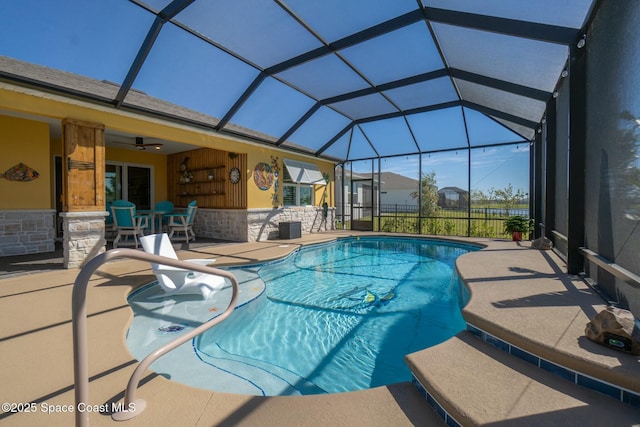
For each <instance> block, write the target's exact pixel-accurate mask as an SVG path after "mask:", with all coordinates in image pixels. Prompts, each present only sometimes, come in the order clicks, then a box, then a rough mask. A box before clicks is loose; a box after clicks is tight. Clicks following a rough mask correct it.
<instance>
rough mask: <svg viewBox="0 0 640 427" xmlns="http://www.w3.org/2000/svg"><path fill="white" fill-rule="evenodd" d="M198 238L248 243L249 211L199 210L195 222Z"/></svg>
mask: <svg viewBox="0 0 640 427" xmlns="http://www.w3.org/2000/svg"><path fill="white" fill-rule="evenodd" d="M193 232H194V233H196V236H202V237H207V238H210V239H222V240H229V241H232V242H246V241H247V211H246V210H244V209H203V208H198V210H197V211H196V217H195V218H194V220H193Z"/></svg>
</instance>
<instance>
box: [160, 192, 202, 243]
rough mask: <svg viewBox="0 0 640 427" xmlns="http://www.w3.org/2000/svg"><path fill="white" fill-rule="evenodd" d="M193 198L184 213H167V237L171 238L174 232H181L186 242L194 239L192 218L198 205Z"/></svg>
mask: <svg viewBox="0 0 640 427" xmlns="http://www.w3.org/2000/svg"><path fill="white" fill-rule="evenodd" d="M196 203H197V202H196V201H195V200H193V201H191V202H190V203H189V204H188V205H187V211H186V212H185V213H174V214H169V215H167V216H168V217H169V224H168V227H169V239H173V235H174V234H175V233H183V234H184V239H185V241H186V242H187V243H189V240H196V234H195V233H194V232H193V219H194V218H195V216H196V210H197V209H198V206H197V205H196Z"/></svg>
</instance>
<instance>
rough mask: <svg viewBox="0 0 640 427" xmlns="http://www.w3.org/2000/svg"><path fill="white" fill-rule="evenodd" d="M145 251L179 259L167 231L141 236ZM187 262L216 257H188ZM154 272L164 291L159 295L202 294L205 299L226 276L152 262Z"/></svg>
mask: <svg viewBox="0 0 640 427" xmlns="http://www.w3.org/2000/svg"><path fill="white" fill-rule="evenodd" d="M140 243H142V247H143V248H144V251H145V252H147V253H150V254H155V255H161V256H164V257H167V258H172V259H178V255H177V254H176V251H175V250H174V249H173V245H172V244H171V240H170V239H169V236H168V235H167V233H162V234H151V235H148V236H144V237H141V238H140ZM185 261H187V262H191V263H194V264H200V265H208V264H211V263H214V262H215V261H216V260H215V259H187V260H185ZM151 267H152V269H153V273H154V274H155V275H156V277H157V279H158V283H159V284H160V286H161V287H162V289H163V290H164V293H163V294H161V295H158V297H165V296H169V295H174V294H190V295H202V297H203V298H204V299H207V298H209V297H211V296H212V295H213V294H214V293H216V292H217V291H218V290H219V289H221V288H222V287H223V286H224V284H225V281H224V277H222V276H216V275H213V274H206V273H198V272H194V271H190V270H185V269H182V268H176V267H171V266H168V265H163V264H151Z"/></svg>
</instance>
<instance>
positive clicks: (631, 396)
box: [467, 323, 640, 409]
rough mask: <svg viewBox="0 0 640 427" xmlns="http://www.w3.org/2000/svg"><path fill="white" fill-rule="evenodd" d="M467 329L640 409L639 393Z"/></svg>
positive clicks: (498, 345)
mask: <svg viewBox="0 0 640 427" xmlns="http://www.w3.org/2000/svg"><path fill="white" fill-rule="evenodd" d="M467 331H469V332H470V333H472V334H473V335H475V336H477V337H478V338H480V339H481V340H483V341H484V342H486V343H488V344H491V345H493V346H494V347H496V348H498V349H500V350H502V351H505V352H506V353H509V354H511V355H513V356H516V357H518V358H519V359H522V360H524V361H525V362H529V363H531V364H532V365H535V366H537V367H539V368H542V369H544V370H545V371H547V372H550V373H552V374H554V375H557V376H559V377H561V378H564V379H566V380H568V381H571V382H573V383H574V384H578V385H580V386H582V387H586V388H588V389H590V390H593V391H597V392H598V393H602V394H605V395H607V396H610V397H612V398H614V399H616V400H619V401H621V402H623V403H626V404H628V405H631V406H633V407H635V408H639V409H640V394H638V393H635V392H633V391H630V390H627V389H625V388H622V387H619V386H616V385H614V384H610V383H608V382H606V381H602V380H599V379H597V378H593V377H591V376H589V375H585V374H583V373H581V372H578V371H574V370H573V369H569V368H566V367H564V366H562V365H558V364H557V363H554V362H551V361H549V360H547V359H544V358H542V357H539V356H536V355H535V354H533V353H529V352H528V351H526V350H523V349H521V348H519V347H516V346H514V345H512V344H510V343H508V342H507V341H504V340H502V339H500V338H498V337H496V336H494V335H491V334H490V333H488V332H485V331H483V330H482V329H480V328H477V327H475V326H473V325H471V324H468V323H467Z"/></svg>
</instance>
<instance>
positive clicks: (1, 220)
mask: <svg viewBox="0 0 640 427" xmlns="http://www.w3.org/2000/svg"><path fill="white" fill-rule="evenodd" d="M55 216H56V211H55V209H41V210H6V211H0V256H11V255H24V254H35V253H41V252H53V251H54V250H55V243H54V242H55V237H56V226H55V224H56V221H55Z"/></svg>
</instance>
